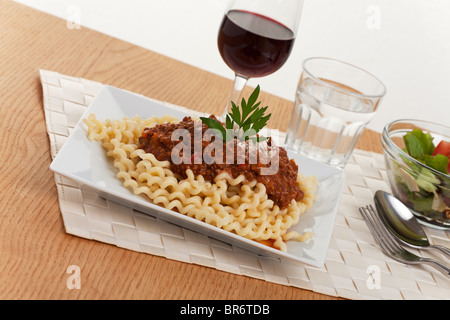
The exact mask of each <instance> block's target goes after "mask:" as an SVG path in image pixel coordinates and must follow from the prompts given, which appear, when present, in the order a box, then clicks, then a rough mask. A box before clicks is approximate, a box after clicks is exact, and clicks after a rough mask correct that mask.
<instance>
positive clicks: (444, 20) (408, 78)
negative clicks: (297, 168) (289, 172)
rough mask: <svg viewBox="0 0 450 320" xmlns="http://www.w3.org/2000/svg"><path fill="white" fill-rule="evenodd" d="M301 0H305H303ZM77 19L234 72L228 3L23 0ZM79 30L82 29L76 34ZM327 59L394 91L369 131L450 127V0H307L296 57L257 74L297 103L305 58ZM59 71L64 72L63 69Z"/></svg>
mask: <svg viewBox="0 0 450 320" xmlns="http://www.w3.org/2000/svg"><path fill="white" fill-rule="evenodd" d="M299 1H300V0H299ZM16 2H20V3H23V4H26V5H28V6H31V7H34V8H36V9H39V10H41V11H44V12H47V13H50V14H53V15H56V16H58V17H61V18H63V19H65V20H67V21H68V23H67V26H68V27H69V28H72V27H74V26H76V23H79V24H80V25H81V29H82V28H83V27H88V28H91V29H94V30H97V31H100V32H102V33H105V34H108V35H111V36H114V37H116V38H119V39H122V40H125V41H128V42H131V43H133V44H136V45H139V46H141V47H144V48H147V49H150V50H153V51H155V52H158V53H161V54H164V55H166V56H169V57H172V58H175V59H177V60H181V61H183V62H186V63H189V64H191V65H194V66H196V67H199V68H202V69H205V70H208V71H210V72H213V73H216V74H219V75H221V76H224V77H227V78H230V79H232V77H233V73H232V71H231V70H230V69H229V68H228V67H227V66H226V65H225V63H224V62H223V61H222V59H221V57H220V55H219V52H218V50H217V31H218V27H219V24H220V22H221V20H222V17H223V13H224V9H225V7H226V5H227V0H126V1H125V0H16ZM76 30H77V29H74V32H77V31H76ZM311 56H327V57H333V58H338V59H341V60H345V61H348V62H350V63H353V64H356V65H358V66H360V67H362V68H364V69H366V70H368V71H370V72H372V73H373V74H375V75H376V76H377V77H378V78H380V79H381V80H382V81H383V82H384V84H385V85H386V87H387V90H388V93H387V95H386V97H385V99H384V100H383V102H382V104H381V106H380V108H379V109H378V112H377V114H376V116H375V118H374V119H373V120H372V121H371V123H370V124H369V128H371V129H374V130H376V131H378V132H381V130H382V128H383V126H384V125H385V124H386V123H387V122H389V121H391V120H395V119H400V118H415V119H426V120H430V121H434V122H438V123H441V124H445V125H450V101H449V98H448V96H450V61H449V59H450V1H447V0H305V1H304V7H303V15H302V20H301V23H300V27H299V33H298V37H297V40H296V42H295V46H294V49H293V51H292V54H291V56H290V58H289V60H288V62H287V63H286V64H285V65H284V66H283V67H282V68H281V69H280V70H279V71H277V72H276V73H274V74H273V75H270V76H267V77H265V78H259V79H252V80H250V81H249V85H251V86H256V85H257V84H260V85H261V89H262V90H263V91H267V92H270V93H273V94H275V95H278V96H281V97H283V98H286V99H289V100H291V101H293V100H294V94H295V89H296V86H297V82H298V79H299V77H300V72H301V63H302V61H303V60H304V59H305V58H308V57H311ZM55 71H57V70H55Z"/></svg>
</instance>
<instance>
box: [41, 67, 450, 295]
mask: <svg viewBox="0 0 450 320" xmlns="http://www.w3.org/2000/svg"><path fill="white" fill-rule="evenodd" d="M40 76H41V82H42V87H43V96H44V111H45V118H46V124H47V131H48V134H49V139H50V145H51V155H52V158H53V157H54V156H55V155H56V154H57V153H58V150H59V149H60V148H61V146H62V145H63V144H64V142H65V140H66V139H67V137H68V136H69V135H70V133H71V132H72V130H73V128H74V126H75V125H76V123H77V122H78V120H79V119H80V117H81V115H82V114H83V112H84V111H85V110H86V108H87V106H88V105H89V103H90V102H91V101H92V99H93V98H94V97H95V95H96V94H97V92H98V91H99V90H100V88H101V87H102V84H101V83H97V82H93V81H89V80H85V79H80V78H74V77H69V76H66V75H62V74H59V73H57V72H52V71H46V70H41V71H40ZM170 106H172V107H174V106H173V105H170ZM177 108H181V107H177ZM191 113H192V112H191ZM346 174H347V178H346V186H345V188H344V191H343V193H342V200H341V203H340V206H339V210H338V215H337V218H336V224H335V227H334V232H333V236H332V239H331V244H330V247H329V250H328V254H327V258H326V262H325V265H324V267H322V268H314V267H310V266H307V265H304V264H302V263H297V262H294V261H290V260H280V259H275V258H268V257H262V256H259V255H256V254H254V253H251V252H247V251H244V250H242V249H240V248H236V247H234V246H231V245H229V244H226V243H223V242H220V241H217V240H215V239H212V238H209V237H207V236H205V235H202V234H198V233H195V232H193V231H191V230H187V229H184V228H181V227H178V226H176V225H173V224H170V223H167V222H164V221H162V220H159V219H156V218H153V217H150V216H148V215H144V214H141V213H139V212H136V211H133V210H132V209H129V208H127V207H123V206H121V205H119V204H116V203H114V202H110V201H108V200H105V199H102V198H100V197H99V196H98V195H97V194H96V193H95V192H92V191H90V190H87V189H84V188H80V187H79V186H78V185H77V184H76V183H74V182H72V181H70V180H68V179H66V178H64V177H62V176H60V175H58V174H55V182H56V186H57V189H58V196H59V204H60V209H61V214H62V218H63V221H64V226H65V229H66V232H67V233H69V234H72V235H76V236H79V237H83V238H87V239H94V240H97V241H101V242H105V243H109V244H112V245H116V246H118V247H121V248H126V249H129V250H134V251H139V252H143V253H147V254H153V255H158V256H163V257H166V258H168V259H174V260H178V261H183V262H186V263H195V264H199V265H202V266H207V267H211V268H215V269H218V270H222V271H226V272H230V273H235V274H239V275H245V276H248V277H253V278H258V279H264V280H266V281H269V282H274V283H278V284H282V285H286V286H293V287H298V288H303V289H307V290H312V291H315V292H319V293H323V294H327V295H331V296H338V297H343V298H348V299H396V300H397V299H398V300H400V299H450V281H449V280H448V279H446V278H445V277H444V276H443V275H442V274H440V273H438V272H437V271H435V270H434V269H432V268H431V267H428V266H424V267H418V266H405V265H403V264H400V263H398V262H396V261H394V260H392V259H389V258H387V257H386V256H384V255H383V254H382V253H381V251H380V249H379V247H378V245H377V244H376V243H375V241H374V239H373V237H372V235H371V234H370V232H369V230H368V228H367V226H366V224H365V222H364V220H363V219H362V217H361V215H360V213H359V211H358V208H359V207H361V206H364V205H367V204H369V203H373V200H372V199H373V194H374V192H375V191H376V190H378V189H382V190H387V191H389V190H390V189H389V186H388V184H387V178H386V172H385V166H384V160H383V157H382V155H380V154H377V153H370V152H365V151H361V150H355V152H354V154H353V156H352V158H351V160H350V162H349V164H348V165H347V167H346ZM426 231H427V233H428V235H429V236H430V238H431V241H432V242H434V243H436V244H438V243H439V244H442V245H445V246H450V233H449V232H444V231H439V230H433V229H427V230H426ZM412 251H414V252H415V253H416V254H418V255H421V256H430V257H434V258H437V259H440V260H443V259H445V258H444V257H443V256H441V255H439V254H435V253H431V252H425V251H420V250H412ZM444 262H445V260H444ZM446 262H447V263H448V262H449V260H447V261H446ZM274 298H276V297H274Z"/></svg>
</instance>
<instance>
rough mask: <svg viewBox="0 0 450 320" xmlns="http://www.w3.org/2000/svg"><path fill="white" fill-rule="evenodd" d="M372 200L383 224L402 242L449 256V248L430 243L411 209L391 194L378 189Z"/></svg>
mask: <svg viewBox="0 0 450 320" xmlns="http://www.w3.org/2000/svg"><path fill="white" fill-rule="evenodd" d="M374 202H375V206H376V208H377V211H378V212H379V213H380V217H381V219H382V220H383V222H384V224H385V225H386V226H387V227H388V228H389V230H390V231H391V232H392V233H393V234H394V235H395V236H396V237H397V238H398V239H399V240H400V241H401V242H402V243H404V244H406V245H408V246H410V247H412V248H416V249H435V250H438V251H440V252H441V253H444V254H446V255H447V256H448V257H450V249H448V248H446V247H444V246H441V245H431V244H430V242H429V241H428V237H427V235H426V234H425V231H424V230H423V228H422V226H421V225H420V223H419V222H418V221H417V219H416V218H415V217H414V216H413V214H412V212H411V210H409V208H408V207H407V206H406V205H404V204H403V202H401V201H400V200H398V199H397V198H395V197H394V196H393V195H392V194H390V193H387V192H384V191H381V190H378V191H377V192H375V196H374Z"/></svg>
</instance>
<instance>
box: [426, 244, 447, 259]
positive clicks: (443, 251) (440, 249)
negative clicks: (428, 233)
mask: <svg viewBox="0 0 450 320" xmlns="http://www.w3.org/2000/svg"><path fill="white" fill-rule="evenodd" d="M430 248H433V249H436V250H437V251H440V252H441V253H444V254H445V255H446V256H447V257H449V258H450V249H449V248H446V247H444V246H441V245H438V244H436V245H432V246H430Z"/></svg>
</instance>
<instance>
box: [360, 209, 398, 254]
mask: <svg viewBox="0 0 450 320" xmlns="http://www.w3.org/2000/svg"><path fill="white" fill-rule="evenodd" d="M359 212H360V213H361V215H362V216H363V218H364V220H366V223H367V226H368V227H369V230H370V232H371V233H372V235H373V237H374V238H375V241H376V242H377V243H378V245H379V246H380V247H381V250H382V251H383V252H384V253H385V254H387V255H391V254H392V250H391V249H390V248H389V246H387V244H386V243H385V242H384V240H383V238H382V236H381V235H380V232H379V230H378V227H377V225H376V224H375V222H374V221H373V220H374V219H373V217H372V216H371V215H370V212H369V209H368V207H362V208H359Z"/></svg>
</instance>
